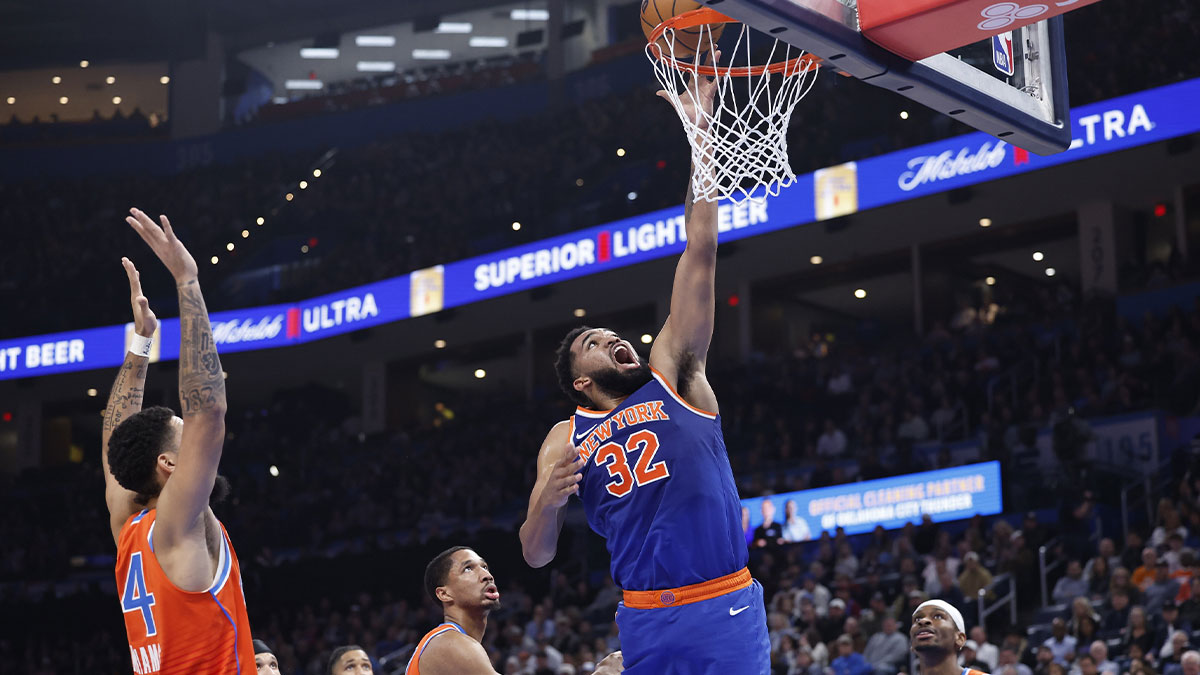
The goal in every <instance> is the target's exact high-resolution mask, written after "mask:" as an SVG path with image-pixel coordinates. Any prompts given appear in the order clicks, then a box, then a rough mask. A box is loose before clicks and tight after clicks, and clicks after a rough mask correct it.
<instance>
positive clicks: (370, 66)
mask: <svg viewBox="0 0 1200 675" xmlns="http://www.w3.org/2000/svg"><path fill="white" fill-rule="evenodd" d="M354 68H355V70H357V71H358V72H360V73H390V72H393V71H395V70H396V62H395V61H359V62H358V63H356V64H354Z"/></svg>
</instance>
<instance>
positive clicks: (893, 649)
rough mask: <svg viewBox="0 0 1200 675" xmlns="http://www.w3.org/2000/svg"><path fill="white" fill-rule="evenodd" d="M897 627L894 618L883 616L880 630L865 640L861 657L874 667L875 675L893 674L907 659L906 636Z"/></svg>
mask: <svg viewBox="0 0 1200 675" xmlns="http://www.w3.org/2000/svg"><path fill="white" fill-rule="evenodd" d="M898 628H899V626H898V625H897V624H896V620H895V619H894V618H892V617H890V616H888V617H884V619H883V625H882V630H881V631H880V632H878V633H875V634H874V635H872V636H871V638H870V639H869V640H867V646H866V648H865V649H864V650H863V658H865V659H866V660H867V663H870V664H871V667H872V668H874V669H875V673H876V675H885V674H886V675H895V673H897V672H898V671H899V668H900V666H901V665H903V664H904V663H905V662H906V661H908V638H906V637H905V636H904V634H903V633H900V632H899V630H898Z"/></svg>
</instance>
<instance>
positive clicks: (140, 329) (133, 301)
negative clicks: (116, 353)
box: [121, 258, 158, 337]
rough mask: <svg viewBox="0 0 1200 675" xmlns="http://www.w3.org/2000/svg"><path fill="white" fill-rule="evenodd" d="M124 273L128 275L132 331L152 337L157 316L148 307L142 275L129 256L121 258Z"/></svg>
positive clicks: (156, 328)
mask: <svg viewBox="0 0 1200 675" xmlns="http://www.w3.org/2000/svg"><path fill="white" fill-rule="evenodd" d="M121 265H122V266H124V267H125V275H126V276H127V277H129V304H130V305H132V306H133V331H134V332H135V333H137V334H138V335H141V336H142V337H154V331H156V330H158V317H156V316H154V310H152V309H150V301H149V300H147V299H146V296H145V295H142V275H141V274H140V273H139V272H138V270H137V267H134V265H133V261H132V260H130V259H129V258H121Z"/></svg>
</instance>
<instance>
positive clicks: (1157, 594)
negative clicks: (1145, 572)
mask: <svg viewBox="0 0 1200 675" xmlns="http://www.w3.org/2000/svg"><path fill="white" fill-rule="evenodd" d="M1145 591H1146V592H1145V598H1143V600H1142V605H1143V606H1144V607H1145V608H1146V611H1149V612H1155V613H1157V612H1158V611H1159V608H1161V607H1162V606H1163V604H1164V603H1167V602H1170V603H1172V604H1174V602H1175V596H1176V595H1178V594H1179V582H1178V581H1176V580H1175V579H1172V578H1171V571H1170V567H1169V566H1168V565H1167V561H1166V560H1164V559H1162V558H1160V559H1159V560H1158V562H1157V563H1155V565H1154V579H1153V581H1151V582H1150V583H1149V584H1148V585H1147V586H1146V588H1145Z"/></svg>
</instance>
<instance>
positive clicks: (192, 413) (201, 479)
mask: <svg viewBox="0 0 1200 675" xmlns="http://www.w3.org/2000/svg"><path fill="white" fill-rule="evenodd" d="M132 213H133V216H132V217H130V218H127V219H126V220H127V221H128V222H129V224H130V226H132V227H133V229H135V230H137V233H138V234H139V235H141V237H142V239H143V240H145V241H146V243H147V244H149V245H150V248H152V249H154V253H155V255H157V256H158V257H159V259H160V260H162V262H163V264H165V265H166V266H167V269H169V270H170V271H171V274H172V276H174V277H175V283H176V286H177V287H178V290H179V333H180V345H179V402H180V404H181V406H182V411H183V430H182V432H181V435H180V439H179V452H178V455H177V457H176V458H175V462H174V471H173V472H172V473H171V477H170V479H168V480H167V483H166V485H165V486H164V487H163V490H162V493H161V495H160V496H159V498H158V507H157V508H158V515H157V517H156V519H155V523H156V525H155V531H154V538H155V543H156V545H161V546H163V547H164V548H167V549H171V548H174V547H175V545H176V544H193V543H195V542H196V538H197V536H199V535H202V534H203V533H204V532H205V529H204V528H205V525H206V521H205V519H206V517H211V516H210V515H209V514H211V511H209V508H208V500H209V496H210V495H211V494H212V490H213V484H214V483H215V481H216V478H217V465H218V464H219V463H220V461H221V446H222V444H223V442H224V440H225V379H224V373H223V372H222V371H221V359H220V357H219V356H218V355H217V346H216V343H215V342H214V341H213V336H212V328H211V327H210V325H209V322H208V310H207V308H206V307H205V306H204V296H203V295H201V293H200V281H199V279H198V278H197V269H196V261H195V260H193V259H192V256H191V254H190V253H188V251H187V249H186V248H184V246H183V244H182V243H180V241H179V239H178V238H176V236H175V232H174V231H173V230H172V229H171V222H170V221H169V220H167V218H166V216H160V220H161V223H162V226H161V227H159V225H158V224H156V223H155V222H154V221H152V220H150V218H149V217H148V216H147V215H146V214H145V213H143V212H141V211H138V210H136V209H134V210H133V211H132ZM200 542H201V543H203V539H201V540H200ZM160 557H162V556H160ZM164 563H166V560H164ZM166 571H167V572H168V575H169V576H174V575H171V570H169V569H168V570H166ZM172 581H176V583H177V584H179V582H178V581H177V580H176V579H175V578H172Z"/></svg>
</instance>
